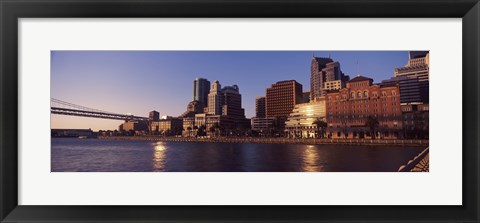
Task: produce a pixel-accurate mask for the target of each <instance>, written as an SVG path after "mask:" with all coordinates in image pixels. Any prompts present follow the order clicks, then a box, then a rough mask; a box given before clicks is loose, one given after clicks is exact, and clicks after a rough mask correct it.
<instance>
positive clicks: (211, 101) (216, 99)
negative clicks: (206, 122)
mask: <svg viewBox="0 0 480 223" xmlns="http://www.w3.org/2000/svg"><path fill="white" fill-rule="evenodd" d="M221 88H222V86H221V85H220V82H219V81H217V80H215V81H214V82H213V84H212V88H211V89H210V93H209V94H208V114H210V115H221V114H222V98H221V97H222V95H221Z"/></svg>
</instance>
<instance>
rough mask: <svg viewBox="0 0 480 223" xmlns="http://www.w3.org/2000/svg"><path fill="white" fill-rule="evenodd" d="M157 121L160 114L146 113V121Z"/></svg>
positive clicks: (154, 112)
mask: <svg viewBox="0 0 480 223" xmlns="http://www.w3.org/2000/svg"><path fill="white" fill-rule="evenodd" d="M159 119H160V113H159V112H157V111H151V112H150V113H148V120H150V121H154V122H156V121H158V120H159Z"/></svg>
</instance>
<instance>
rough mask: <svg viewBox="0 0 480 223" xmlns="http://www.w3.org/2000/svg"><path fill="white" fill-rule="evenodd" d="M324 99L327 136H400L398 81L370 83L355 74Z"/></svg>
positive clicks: (400, 118)
mask: <svg viewBox="0 0 480 223" xmlns="http://www.w3.org/2000/svg"><path fill="white" fill-rule="evenodd" d="M325 100H326V110H327V116H326V117H327V119H326V120H327V123H328V127H327V134H328V137H330V138H360V139H361V138H391V139H396V138H402V137H403V131H402V124H403V122H402V111H401V107H400V90H399V87H398V84H392V85H379V84H373V80H372V79H371V78H367V77H363V76H357V77H355V78H353V79H352V80H350V81H348V82H347V85H346V88H342V89H340V90H338V91H333V92H329V93H327V94H326V96H325ZM372 120H376V121H378V123H375V122H373V121H372ZM369 121H370V122H369ZM368 123H374V124H371V125H370V124H368Z"/></svg>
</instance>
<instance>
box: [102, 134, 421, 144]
mask: <svg viewBox="0 0 480 223" xmlns="http://www.w3.org/2000/svg"><path fill="white" fill-rule="evenodd" d="M98 138H99V139H110V140H147V141H164V142H217V143H269V144H304V145H318V144H340V145H383V146H390V145H391V146H428V140H416V139H404V140H403V139H374V140H372V139H314V138H312V139H292V138H254V137H211V138H207V137H204V138H196V137H162V136H99V137H98Z"/></svg>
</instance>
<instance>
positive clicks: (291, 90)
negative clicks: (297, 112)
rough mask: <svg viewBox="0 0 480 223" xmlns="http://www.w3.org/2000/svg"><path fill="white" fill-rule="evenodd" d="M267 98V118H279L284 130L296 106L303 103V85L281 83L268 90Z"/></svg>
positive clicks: (292, 81)
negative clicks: (286, 121)
mask: <svg viewBox="0 0 480 223" xmlns="http://www.w3.org/2000/svg"><path fill="white" fill-rule="evenodd" d="M265 98H266V99H265V104H266V106H265V107H266V109H265V115H266V117H275V118H277V120H278V122H279V128H283V127H284V123H285V120H286V119H287V117H288V115H290V113H291V112H292V110H293V108H294V107H295V105H296V104H300V103H302V102H303V89H302V85H301V84H300V83H298V82H296V81H295V80H287V81H279V82H277V83H275V84H272V85H271V86H270V87H269V88H267V90H266V97H265Z"/></svg>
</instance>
